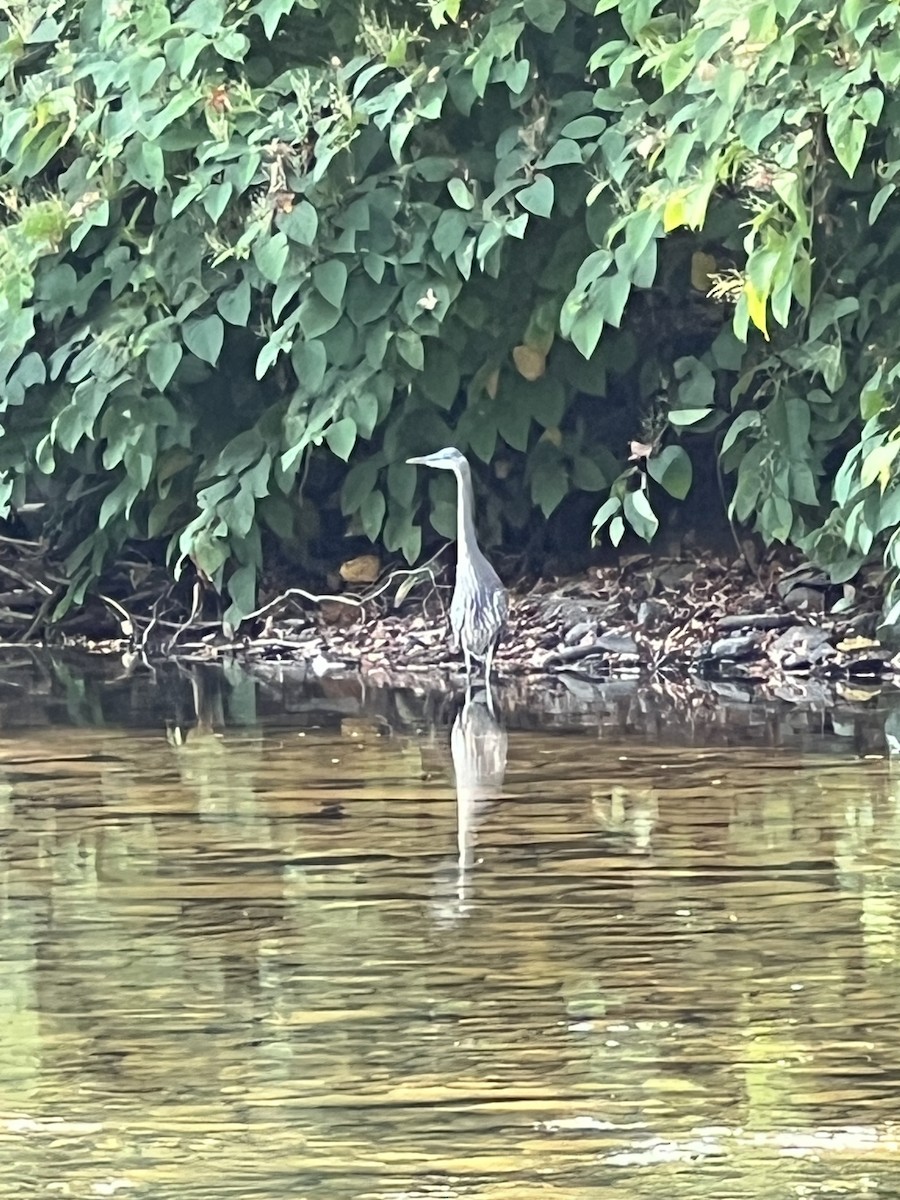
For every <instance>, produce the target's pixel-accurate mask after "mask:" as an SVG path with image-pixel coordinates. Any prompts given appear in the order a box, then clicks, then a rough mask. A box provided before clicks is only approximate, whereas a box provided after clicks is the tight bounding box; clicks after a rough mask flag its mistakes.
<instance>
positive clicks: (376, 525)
mask: <svg viewBox="0 0 900 1200" xmlns="http://www.w3.org/2000/svg"><path fill="white" fill-rule="evenodd" d="M386 512H387V502H386V501H385V498H384V493H383V492H380V491H378V489H375V490H374V491H373V492H372V494H371V496H370V497H369V499H368V500H367V501H366V503H365V504H364V505H363V507H362V508H361V509H360V522H361V524H362V529H363V533H364V534H365V535H366V537H367V538H368V539H369V541H370V542H377V541H378V536H379V534H380V533H381V527H382V525H383V524H384V514H385V513H386Z"/></svg>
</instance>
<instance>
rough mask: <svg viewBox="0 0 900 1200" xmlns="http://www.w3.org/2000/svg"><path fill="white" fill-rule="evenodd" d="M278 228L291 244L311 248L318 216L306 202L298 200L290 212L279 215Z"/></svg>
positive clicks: (316, 228)
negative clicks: (295, 243) (294, 243)
mask: <svg viewBox="0 0 900 1200" xmlns="http://www.w3.org/2000/svg"><path fill="white" fill-rule="evenodd" d="M278 227H279V228H280V229H281V230H282V231H283V232H284V233H286V234H287V236H288V237H289V238H290V239H291V241H292V242H297V243H299V245H301V246H311V245H312V244H313V242H314V241H315V240H316V234H317V233H318V230H319V214H318V213H317V212H316V210H315V209H314V208H313V206H312V205H311V204H310V202H309V201H308V200H298V201H296V202H295V204H294V206H293V208H292V209H291V211H290V212H287V213H282V214H281V216H280V217H279V219H278Z"/></svg>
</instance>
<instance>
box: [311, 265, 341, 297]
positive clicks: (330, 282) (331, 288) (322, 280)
mask: <svg viewBox="0 0 900 1200" xmlns="http://www.w3.org/2000/svg"><path fill="white" fill-rule="evenodd" d="M313 283H314V284H315V287H316V291H317V292H318V293H319V295H320V296H322V297H324V299H325V300H327V301H328V303H329V304H333V305H334V307H335V308H340V307H341V305H342V304H343V302H344V292H345V291H346V290H347V268H346V266H345V265H344V264H343V263H342V262H341V261H340V259H338V258H332V259H329V261H328V262H323V263H319V265H318V266H317V267H314V268H313Z"/></svg>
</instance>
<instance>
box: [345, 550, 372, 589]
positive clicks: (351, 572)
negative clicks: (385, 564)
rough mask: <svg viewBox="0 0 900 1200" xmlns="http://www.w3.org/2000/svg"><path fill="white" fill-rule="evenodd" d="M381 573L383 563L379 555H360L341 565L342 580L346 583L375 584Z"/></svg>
mask: <svg viewBox="0 0 900 1200" xmlns="http://www.w3.org/2000/svg"><path fill="white" fill-rule="evenodd" d="M380 573H381V562H380V560H379V558H378V555H377V554H360V555H359V557H358V558H349V559H348V560H347V561H346V562H344V563H341V579H343V581H344V583H374V582H375V580H376V579H377V578H378V576H379V574H380Z"/></svg>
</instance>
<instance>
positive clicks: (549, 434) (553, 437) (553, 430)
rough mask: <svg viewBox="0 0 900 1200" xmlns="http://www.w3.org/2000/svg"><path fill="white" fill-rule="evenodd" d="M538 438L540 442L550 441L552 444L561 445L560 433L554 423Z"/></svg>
mask: <svg viewBox="0 0 900 1200" xmlns="http://www.w3.org/2000/svg"><path fill="white" fill-rule="evenodd" d="M540 440H541V441H542V442H552V443H553V445H554V446H561V445H562V433H561V432H560V430H559V429H558V428H557V427H556V426H555V425H553V426H551V427H550V428H549V429H545V430H544V432H543V433H542V434H541V436H540Z"/></svg>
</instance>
